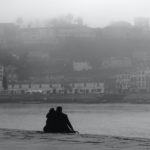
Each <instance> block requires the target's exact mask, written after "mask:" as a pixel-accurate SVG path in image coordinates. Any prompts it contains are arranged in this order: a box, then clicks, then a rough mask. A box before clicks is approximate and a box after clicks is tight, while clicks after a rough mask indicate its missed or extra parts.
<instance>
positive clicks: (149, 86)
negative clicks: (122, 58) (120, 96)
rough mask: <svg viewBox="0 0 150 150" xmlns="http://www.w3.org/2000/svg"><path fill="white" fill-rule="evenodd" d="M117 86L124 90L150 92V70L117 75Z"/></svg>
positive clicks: (119, 89)
mask: <svg viewBox="0 0 150 150" xmlns="http://www.w3.org/2000/svg"><path fill="white" fill-rule="evenodd" d="M116 86H117V89H118V91H122V92H150V70H144V71H138V72H134V73H127V74H120V75H117V76H116Z"/></svg>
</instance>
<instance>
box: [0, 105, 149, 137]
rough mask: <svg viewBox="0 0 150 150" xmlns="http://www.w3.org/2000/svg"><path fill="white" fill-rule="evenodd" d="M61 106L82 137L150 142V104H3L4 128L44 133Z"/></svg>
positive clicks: (0, 116) (0, 121) (0, 109)
mask: <svg viewBox="0 0 150 150" xmlns="http://www.w3.org/2000/svg"><path fill="white" fill-rule="evenodd" d="M58 105H60V106H63V109H64V112H65V113H67V114H68V117H69V119H70V121H71V123H72V125H73V126H74V128H75V130H78V131H79V132H80V133H82V134H99V135H113V136H126V137H145V138H150V105H149V104H148V105H143V104H142V105H141V104H140V105H139V104H137V105H136V104H1V105H0V128H9V129H24V130H42V128H43V126H44V124H45V121H46V118H45V115H46V113H47V112H48V110H49V108H50V107H56V106H58Z"/></svg>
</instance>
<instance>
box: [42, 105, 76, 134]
mask: <svg viewBox="0 0 150 150" xmlns="http://www.w3.org/2000/svg"><path fill="white" fill-rule="evenodd" d="M46 117H47V121H46V125H45V127H44V128H43V131H44V132H45V133H76V132H75V131H74V129H73V127H72V125H71V123H70V121H69V119H68V116H67V115H66V114H64V113H63V112H62V107H60V106H59V107H57V109H56V111H55V110H54V108H51V109H50V110H49V112H48V114H47V115H46Z"/></svg>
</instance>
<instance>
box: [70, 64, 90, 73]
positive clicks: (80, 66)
mask: <svg viewBox="0 0 150 150" xmlns="http://www.w3.org/2000/svg"><path fill="white" fill-rule="evenodd" d="M91 69H92V66H91V65H90V64H89V63H88V62H73V70H74V71H88V70H91Z"/></svg>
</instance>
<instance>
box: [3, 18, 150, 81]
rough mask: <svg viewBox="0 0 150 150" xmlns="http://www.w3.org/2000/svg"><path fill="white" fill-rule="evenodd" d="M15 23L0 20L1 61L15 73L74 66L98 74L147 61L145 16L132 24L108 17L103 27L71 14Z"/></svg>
mask: <svg viewBox="0 0 150 150" xmlns="http://www.w3.org/2000/svg"><path fill="white" fill-rule="evenodd" d="M16 23H17V24H18V25H17V26H16V25H15V24H7V23H5V24H0V31H1V35H0V37H1V48H0V63H1V64H3V65H5V66H9V65H11V66H15V67H16V70H17V73H18V74H19V77H20V79H28V77H31V76H35V75H39V76H45V75H50V74H59V75H64V74H70V73H75V71H77V72H80V73H81V71H82V73H83V72H84V71H86V72H87V71H88V72H95V73H96V72H101V74H103V73H104V72H107V71H110V69H111V74H113V71H117V72H118V71H119V72H122V71H128V70H131V69H132V70H135V69H138V68H140V67H143V66H144V67H149V64H150V51H149V50H150V27H149V19H148V18H137V19H136V20H135V23H134V25H131V24H130V23H128V22H125V21H119V22H113V23H112V24H110V25H109V26H107V27H105V28H91V27H88V26H86V25H84V23H83V20H82V19H81V18H76V17H74V16H71V15H67V16H66V17H63V18H55V19H53V20H51V21H50V22H49V24H47V25H46V26H45V27H39V26H37V27H35V26H28V27H26V28H21V27H19V26H21V25H22V24H20V23H21V20H18V22H16ZM106 74H107V73H106ZM111 74H109V73H108V75H111ZM104 76H105V75H104Z"/></svg>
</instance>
